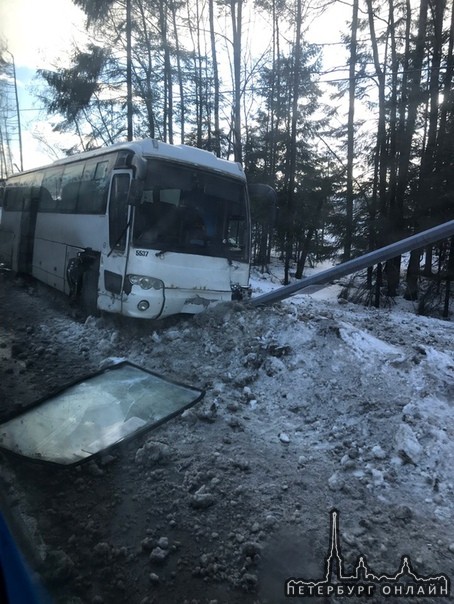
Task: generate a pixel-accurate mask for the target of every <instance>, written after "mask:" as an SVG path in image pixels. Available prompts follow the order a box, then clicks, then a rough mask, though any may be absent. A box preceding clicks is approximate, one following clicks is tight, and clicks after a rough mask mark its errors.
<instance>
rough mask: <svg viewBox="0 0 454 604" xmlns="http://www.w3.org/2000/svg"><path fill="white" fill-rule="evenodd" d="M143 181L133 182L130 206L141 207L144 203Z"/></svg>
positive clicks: (130, 188) (129, 197)
mask: <svg viewBox="0 0 454 604" xmlns="http://www.w3.org/2000/svg"><path fill="white" fill-rule="evenodd" d="M142 195H143V181H142V180H136V179H134V180H132V181H131V184H130V186H129V193H128V205H130V206H139V205H140V204H141V203H142Z"/></svg>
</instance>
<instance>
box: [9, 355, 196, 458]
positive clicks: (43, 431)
mask: <svg viewBox="0 0 454 604" xmlns="http://www.w3.org/2000/svg"><path fill="white" fill-rule="evenodd" d="M203 394H204V393H203V392H202V391H201V390H198V389H196V388H192V387H191V386H184V385H182V384H176V383H175V382H170V381H169V380H166V379H165V378H162V377H160V376H158V375H155V374H154V373H151V372H150V371H147V370H146V369H143V368H141V367H137V366H135V365H133V364H132V363H129V362H127V361H123V362H122V363H118V364H117V365H113V366H111V367H109V368H108V369H106V370H104V371H102V372H100V373H98V374H96V375H94V376H90V377H88V378H87V379H84V380H81V381H80V382H78V383H77V384H74V385H72V386H69V387H68V388H66V389H65V390H63V391H61V392H60V393H58V394H56V395H54V396H52V397H51V398H49V399H47V400H45V401H41V402H39V403H37V404H36V405H35V406H33V407H32V408H31V409H29V410H27V411H25V412H24V413H22V414H21V415H19V416H17V417H15V418H13V419H11V420H9V421H8V422H5V423H4V424H1V425H0V448H2V449H6V450H8V451H11V452H13V453H16V454H19V455H24V456H26V457H30V458H31V459H34V460H39V461H48V462H52V463H58V464H63V465H70V464H74V463H78V462H81V461H83V460H85V459H88V458H90V457H91V456H92V455H95V454H97V453H100V452H102V451H104V450H106V449H107V448H109V447H111V446H113V445H115V444H117V443H119V442H121V441H123V440H125V439H126V438H130V437H131V436H133V435H134V434H137V433H138V432H140V431H144V430H147V429H151V428H154V427H156V426H157V425H159V424H162V423H163V422H164V421H167V420H169V419H171V418H172V417H174V416H175V415H176V414H177V413H180V412H181V411H183V410H184V409H186V408H188V407H189V406H191V405H193V404H195V403H196V402H197V401H198V400H200V398H201V397H202V396H203Z"/></svg>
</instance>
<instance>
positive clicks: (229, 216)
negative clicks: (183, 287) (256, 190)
mask: <svg viewBox="0 0 454 604" xmlns="http://www.w3.org/2000/svg"><path fill="white" fill-rule="evenodd" d="M135 210H136V211H135V219H134V228H133V245H134V247H139V248H152V249H156V250H159V251H174V252H181V253H187V254H200V255H205V256H217V257H225V258H229V259H230V258H232V259H236V260H244V261H248V258H249V223H248V212H247V197H246V187H245V183H244V182H243V181H241V180H240V179H235V178H232V177H228V176H224V175H222V174H219V173H217V172H209V171H206V170H202V169H198V168H194V167H189V166H184V165H181V164H176V163H171V162H166V161H160V160H155V159H149V160H148V161H147V174H146V178H145V183H144V192H143V197H142V203H141V204H140V205H138V206H136V209H135Z"/></svg>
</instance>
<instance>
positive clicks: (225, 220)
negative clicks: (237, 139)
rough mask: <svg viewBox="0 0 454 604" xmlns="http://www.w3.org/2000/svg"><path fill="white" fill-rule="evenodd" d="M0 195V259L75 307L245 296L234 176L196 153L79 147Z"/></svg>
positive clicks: (189, 305)
mask: <svg viewBox="0 0 454 604" xmlns="http://www.w3.org/2000/svg"><path fill="white" fill-rule="evenodd" d="M0 205H1V204H0ZM2 205H3V211H2V215H1V223H0V261H2V262H3V263H4V264H6V265H8V266H9V267H10V268H11V269H12V270H13V271H15V272H18V273H28V274H30V275H33V277H35V278H36V279H39V280H40V281H43V282H44V283H47V284H48V285H50V286H51V287H55V288H57V289H59V290H61V291H63V292H65V293H66V294H68V295H70V296H74V297H77V298H79V299H80V300H81V302H82V303H83V305H84V306H85V310H86V311H87V312H90V313H92V312H96V311H97V310H101V311H108V312H113V313H120V314H122V315H126V316H129V317H140V318H147V319H157V318H163V317H166V316H169V315H173V314H177V313H197V312H199V311H201V310H203V309H204V308H206V307H207V306H209V305H210V304H212V303H214V302H219V301H227V300H231V299H232V298H233V299H235V298H237V299H238V298H241V297H242V296H244V295H247V292H248V287H249V262H250V247H251V245H250V210H249V199H248V192H247V187H246V179H245V175H244V172H243V169H242V167H241V166H240V165H239V164H237V163H233V162H228V161H225V160H221V159H218V158H217V157H215V155H213V154H212V153H209V152H207V151H202V150H200V149H196V148H193V147H188V146H184V145H175V146H174V145H168V144H165V143H162V142H158V141H156V140H143V141H139V142H131V143H120V144H117V145H113V146H111V147H108V148H104V149H99V150H96V151H91V152H86V153H82V154H80V155H77V156H72V157H68V158H66V159H62V160H59V161H57V162H55V163H53V164H52V165H50V166H46V167H43V168H40V169H36V170H29V171H27V172H23V173H20V174H17V175H14V176H12V177H11V178H9V179H8V180H7V181H6V183H5V187H4V191H3V204H2Z"/></svg>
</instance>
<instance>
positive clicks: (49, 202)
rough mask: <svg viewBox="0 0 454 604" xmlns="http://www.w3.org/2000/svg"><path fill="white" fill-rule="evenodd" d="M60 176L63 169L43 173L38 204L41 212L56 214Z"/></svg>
mask: <svg viewBox="0 0 454 604" xmlns="http://www.w3.org/2000/svg"><path fill="white" fill-rule="evenodd" d="M62 176H63V167H58V168H49V169H48V170H46V171H45V173H44V178H43V185H42V186H43V188H42V191H41V199H40V202H39V209H40V211H41V212H58V206H59V202H60V200H61V181H62Z"/></svg>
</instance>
